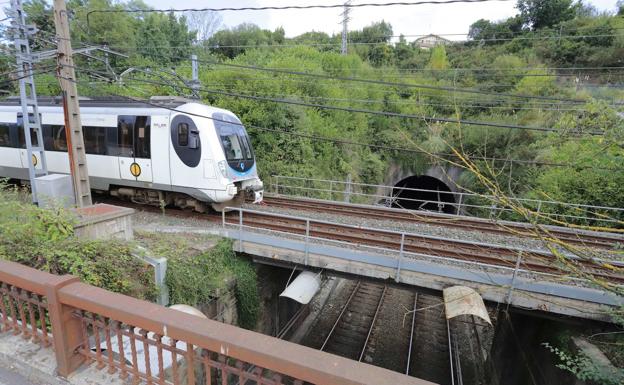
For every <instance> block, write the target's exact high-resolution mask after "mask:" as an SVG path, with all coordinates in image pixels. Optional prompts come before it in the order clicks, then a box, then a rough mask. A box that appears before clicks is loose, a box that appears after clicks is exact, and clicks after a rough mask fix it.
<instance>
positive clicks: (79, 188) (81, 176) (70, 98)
mask: <svg viewBox="0 0 624 385" xmlns="http://www.w3.org/2000/svg"><path fill="white" fill-rule="evenodd" d="M54 25H55V27H56V35H57V38H58V59H57V63H58V69H57V71H58V76H59V82H60V83H61V90H62V92H63V110H64V113H65V137H66V138H67V154H68V155H69V167H70V170H71V175H72V180H73V184H74V196H75V197H76V205H77V206H78V207H85V206H91V204H92V203H91V187H90V185H89V172H88V170H87V155H86V152H85V146H84V138H83V136H82V123H81V121H80V106H79V105H78V90H77V87H76V73H75V71H74V59H73V58H72V47H71V40H70V38H71V36H70V34H69V17H68V15H67V8H66V6H65V0H54Z"/></svg>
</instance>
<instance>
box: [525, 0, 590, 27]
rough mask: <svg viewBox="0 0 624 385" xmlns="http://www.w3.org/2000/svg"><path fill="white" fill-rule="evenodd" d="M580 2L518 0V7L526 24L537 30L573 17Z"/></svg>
mask: <svg viewBox="0 0 624 385" xmlns="http://www.w3.org/2000/svg"><path fill="white" fill-rule="evenodd" d="M578 4H579V3H577V4H573V3H572V0H518V3H517V4H516V8H518V10H519V11H520V17H521V18H522V20H523V22H524V24H525V25H526V26H527V27H529V28H531V29H533V30H537V29H542V28H546V27H552V26H555V25H558V24H559V23H561V22H562V21H566V20H570V19H573V18H574V16H575V15H576V9H577V8H578Z"/></svg>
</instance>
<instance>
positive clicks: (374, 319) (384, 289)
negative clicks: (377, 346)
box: [358, 285, 388, 362]
mask: <svg viewBox="0 0 624 385" xmlns="http://www.w3.org/2000/svg"><path fill="white" fill-rule="evenodd" d="M386 290H388V285H384V288H383V291H382V292H381V296H379V302H378V303H377V309H375V315H374V316H373V320H372V321H371V326H370V328H369V329H368V334H367V335H366V341H364V346H362V352H361V353H360V358H358V361H360V362H362V358H364V353H365V352H366V345H368V340H369V339H370V336H371V334H372V333H373V327H374V326H375V321H376V320H377V315H379V309H381V305H382V304H383V300H384V296H385V295H386Z"/></svg>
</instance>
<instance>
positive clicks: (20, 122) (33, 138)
mask: <svg viewBox="0 0 624 385" xmlns="http://www.w3.org/2000/svg"><path fill="white" fill-rule="evenodd" d="M31 122H33V119H32V116H31ZM42 134H43V133H42ZM17 135H18V139H17V140H18V143H19V147H21V148H26V138H25V137H24V119H23V117H22V114H18V115H17ZM30 144H32V145H33V146H34V147H36V146H37V134H36V133H35V130H33V129H32V128H31V129H30Z"/></svg>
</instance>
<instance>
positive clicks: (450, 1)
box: [87, 0, 515, 23]
mask: <svg viewBox="0 0 624 385" xmlns="http://www.w3.org/2000/svg"><path fill="white" fill-rule="evenodd" d="M493 1H497V2H509V1H515V0H438V1H433V0H427V1H393V2H386V3H359V4H347V5H345V4H344V3H342V4H310V5H270V6H263V7H223V8H177V9H176V8H169V9H158V8H156V9H94V10H92V11H89V12H87V23H88V22H89V15H91V14H93V13H122V12H125V13H149V12H207V11H210V12H225V11H280V10H291V9H292V10H297V9H298V10H305V9H332V8H343V7H348V8H363V7H391V6H410V5H444V4H456V3H487V2H493Z"/></svg>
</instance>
